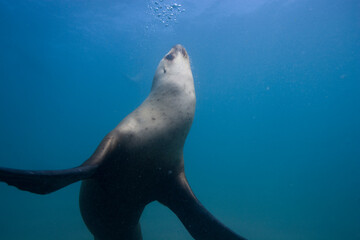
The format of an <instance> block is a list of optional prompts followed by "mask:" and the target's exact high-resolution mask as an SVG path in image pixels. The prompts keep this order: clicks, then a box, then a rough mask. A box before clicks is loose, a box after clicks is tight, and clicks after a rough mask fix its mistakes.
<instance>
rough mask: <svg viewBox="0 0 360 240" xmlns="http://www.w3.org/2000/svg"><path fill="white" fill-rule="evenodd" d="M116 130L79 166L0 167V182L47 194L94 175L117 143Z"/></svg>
mask: <svg viewBox="0 0 360 240" xmlns="http://www.w3.org/2000/svg"><path fill="white" fill-rule="evenodd" d="M116 140H117V134H116V132H114V131H113V132H110V133H109V134H108V135H107V136H106V137H105V138H104V139H103V140H102V141H101V143H100V144H99V146H98V147H97V149H96V150H95V152H94V154H93V155H92V156H91V157H90V158H89V159H88V160H87V161H85V162H84V163H83V164H82V165H81V166H79V167H76V168H70V169H65V170H49V171H30V170H18V169H10V168H0V182H6V183H7V184H9V185H12V186H15V187H17V188H18V189H20V190H24V191H28V192H32V193H37V194H48V193H51V192H54V191H57V190H59V189H60V188H63V187H66V186H67V185H69V184H72V183H74V182H77V181H80V180H84V179H88V178H91V177H93V176H94V174H95V173H96V171H97V169H98V166H100V165H101V163H102V162H103V161H105V160H106V159H107V158H109V157H111V155H112V153H113V151H114V148H115V147H116V143H117V141H116Z"/></svg>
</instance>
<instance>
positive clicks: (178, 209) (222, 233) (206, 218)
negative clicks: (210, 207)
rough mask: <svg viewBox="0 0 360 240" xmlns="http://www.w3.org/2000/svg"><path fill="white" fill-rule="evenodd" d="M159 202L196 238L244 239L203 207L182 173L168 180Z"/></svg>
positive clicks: (202, 239) (205, 239)
mask: <svg viewBox="0 0 360 240" xmlns="http://www.w3.org/2000/svg"><path fill="white" fill-rule="evenodd" d="M159 202H161V203H162V204H164V205H165V206H167V207H169V208H170V209H171V210H172V211H173V212H174V213H175V214H176V215H177V216H178V218H179V219H180V220H181V222H182V223H183V224H184V226H185V227H186V229H187V230H188V231H189V233H190V234H191V236H193V238H194V239H196V240H209V239H211V240H246V239H245V238H243V237H241V236H239V235H237V234H236V233H234V232H233V231H232V230H230V229H229V228H228V227H226V226H225V225H223V224H222V223H221V222H220V221H219V220H217V219H216V218H215V217H214V216H213V215H212V214H211V213H210V212H209V211H207V210H206V209H205V207H204V206H203V205H202V204H201V203H200V201H199V200H198V199H197V198H196V197H195V195H194V193H193V192H192V190H191V188H190V186H189V184H188V182H187V180H186V178H185V174H184V173H181V174H180V175H179V176H178V177H177V178H175V180H171V181H170V182H168V184H167V187H166V191H165V192H164V193H163V194H162V196H161V198H160V199H159Z"/></svg>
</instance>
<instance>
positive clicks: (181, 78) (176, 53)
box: [152, 44, 194, 91]
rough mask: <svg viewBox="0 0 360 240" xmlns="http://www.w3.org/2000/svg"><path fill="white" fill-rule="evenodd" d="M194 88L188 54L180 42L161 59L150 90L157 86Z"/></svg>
mask: <svg viewBox="0 0 360 240" xmlns="http://www.w3.org/2000/svg"><path fill="white" fill-rule="evenodd" d="M163 86H165V87H167V88H173V87H175V88H178V87H179V86H181V87H183V88H184V89H186V90H193V89H194V80H193V76H192V72H191V67H190V60H189V55H188V54H187V52H186V50H185V48H184V47H183V46H181V45H180V44H177V45H175V46H174V47H172V48H171V50H170V51H169V52H168V53H167V54H166V55H165V56H164V57H163V58H162V59H161V61H160V63H159V65H158V67H157V69H156V72H155V76H154V80H153V86H152V91H153V90H155V89H157V88H159V87H163Z"/></svg>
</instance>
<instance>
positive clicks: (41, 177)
mask: <svg viewBox="0 0 360 240" xmlns="http://www.w3.org/2000/svg"><path fill="white" fill-rule="evenodd" d="M96 169H97V165H87V166H80V167H76V168H71V169H66V170H50V171H30V170H18V169H10V168H0V181H2V182H6V183H7V184H9V185H12V186H15V187H17V188H18V189H20V190H24V191H29V192H32V193H37V194H47V193H51V192H54V191H56V190H59V189H60V188H63V187H65V186H67V185H69V184H71V183H74V182H77V181H79V180H83V179H87V178H90V177H91V176H93V174H94V173H95V171H96Z"/></svg>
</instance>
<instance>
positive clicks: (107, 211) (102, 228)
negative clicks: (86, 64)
mask: <svg viewBox="0 0 360 240" xmlns="http://www.w3.org/2000/svg"><path fill="white" fill-rule="evenodd" d="M195 102H196V100H195V89H194V81H193V76H192V72H191V67H190V62H189V56H188V54H187V52H186V50H185V48H184V47H182V46H181V45H176V46H174V47H173V48H172V49H171V50H170V51H169V52H168V53H167V54H166V55H165V57H164V58H163V59H162V60H161V61H160V63H159V65H158V67H157V69H156V72H155V76H154V79H153V84H152V88H151V92H150V94H149V96H148V97H147V98H146V99H145V101H144V102H143V103H142V104H141V105H140V106H139V107H138V108H137V109H135V110H134V111H133V112H132V113H130V114H129V115H128V116H127V117H126V118H125V119H123V120H122V121H121V122H120V123H119V124H118V126H116V128H115V129H114V130H112V131H111V132H110V133H109V134H107V135H106V137H105V138H104V139H103V140H102V141H101V143H100V145H99V146H98V148H97V149H96V150H95V152H94V154H93V155H92V156H91V157H90V158H89V159H88V160H87V161H85V162H84V163H83V164H82V165H81V166H79V167H76V168H72V169H67V170H51V171H27V170H16V169H7V168H0V181H3V182H6V183H8V184H9V185H13V186H16V187H17V188H19V189H21V190H25V191H29V192H33V193H37V194H47V193H51V192H54V191H56V190H58V189H60V188H62V187H65V186H67V185H69V184H71V183H74V182H76V181H79V180H82V181H83V182H82V185H81V190H80V211H81V215H82V217H83V219H84V222H85V224H86V226H87V227H88V229H89V230H90V232H91V233H92V234H93V235H94V238H95V240H120V239H122V240H141V239H142V235H141V229H140V224H139V219H140V216H141V213H142V211H143V209H144V208H145V206H146V205H147V204H148V203H150V202H152V201H159V202H160V203H162V204H163V205H165V206H167V207H168V208H170V209H171V210H172V211H173V212H174V213H175V214H176V215H177V216H178V217H179V219H180V220H181V222H182V223H183V224H184V226H185V227H186V229H187V230H188V231H189V233H190V234H191V235H192V236H193V238H194V239H196V240H244V238H243V237H241V236H239V235H237V234H236V233H234V232H233V231H231V230H230V229H228V228H227V227H225V226H224V225H223V224H222V223H220V222H219V221H218V220H217V219H215V218H214V217H213V216H212V215H211V214H210V213H209V212H208V211H207V210H206V209H205V208H204V207H203V205H201V203H200V202H199V201H198V200H197V198H196V197H195V195H194V193H193V192H192V190H191V188H190V186H189V184H188V182H187V180H186V178H185V173H184V159H183V147H184V143H185V139H186V136H187V134H188V132H189V130H190V127H191V124H192V121H193V118H194V113H195Z"/></svg>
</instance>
